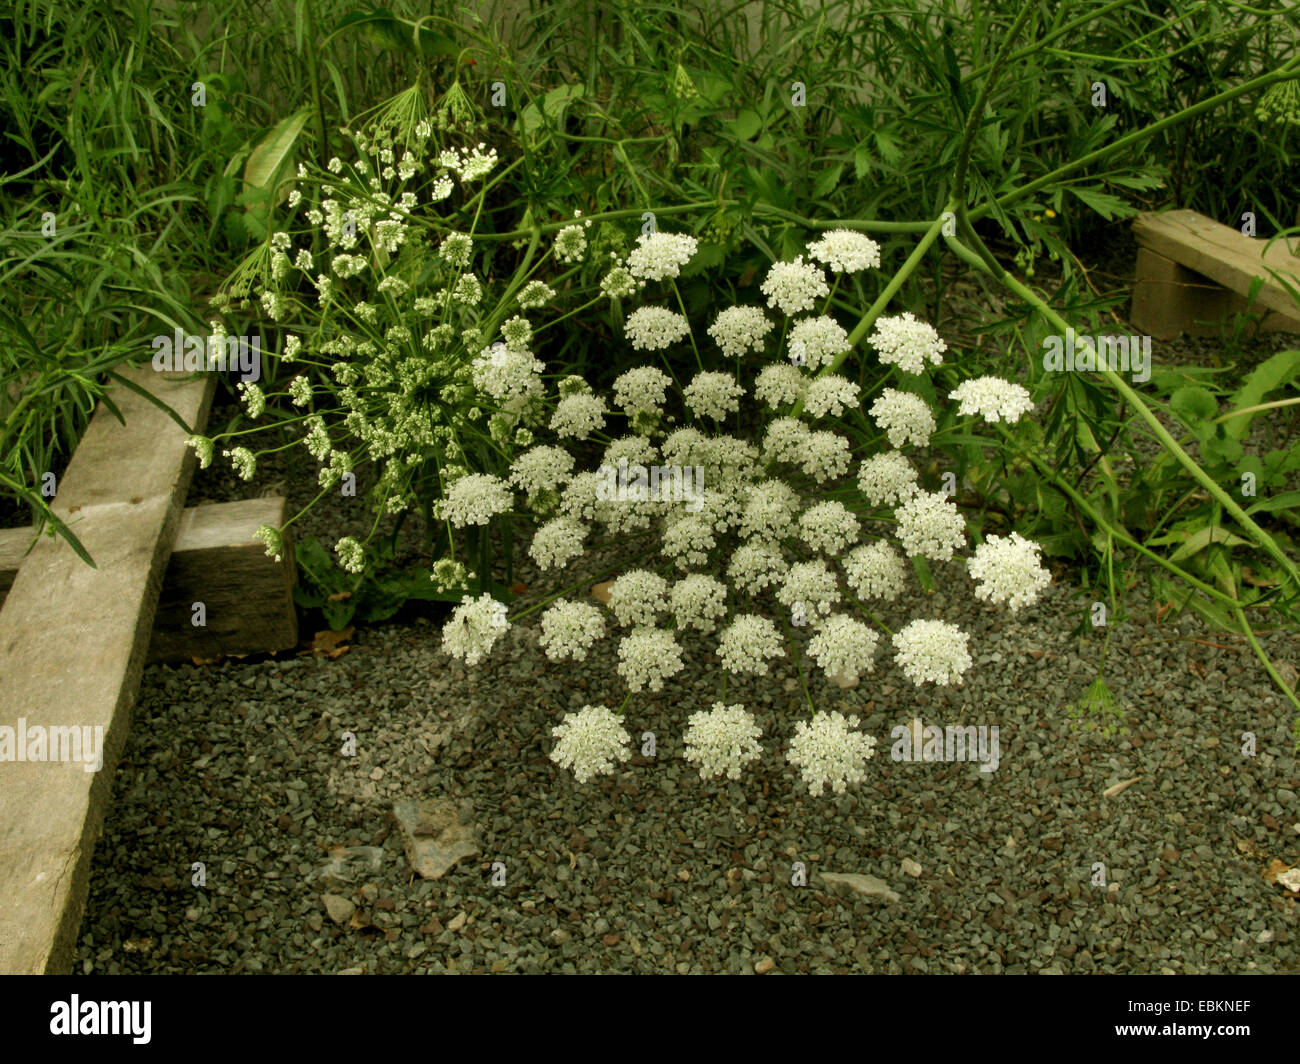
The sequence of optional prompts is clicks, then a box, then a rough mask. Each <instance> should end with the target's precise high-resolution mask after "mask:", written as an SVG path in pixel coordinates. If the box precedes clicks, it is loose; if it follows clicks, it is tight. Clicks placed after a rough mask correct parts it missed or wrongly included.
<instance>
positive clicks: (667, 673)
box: [618, 628, 686, 691]
mask: <svg viewBox="0 0 1300 1064" xmlns="http://www.w3.org/2000/svg"><path fill="white" fill-rule="evenodd" d="M685 667H686V665H685V663H684V662H683V661H682V648H681V647H680V646H678V644H677V639H676V638H675V637H674V635H673V633H672V632H669V631H666V630H665V629H662V628H634V629H633V630H632V633H631V634H630V635H626V636H624V637H623V639H622V640H621V641H620V642H619V644H618V674H619V675H620V676H621V677H623V681H624V683H626V684H627V686H628V688H629V689H630V690H632V691H640V690H641V689H642V688H645V687H647V686H648V687H649V688H650V690H651V691H662V690H663V689H664V681H665V680H668V679H671V678H672V677H674V676H676V675H677V674H678V673H679V672H681V671H682V669H684V668H685Z"/></svg>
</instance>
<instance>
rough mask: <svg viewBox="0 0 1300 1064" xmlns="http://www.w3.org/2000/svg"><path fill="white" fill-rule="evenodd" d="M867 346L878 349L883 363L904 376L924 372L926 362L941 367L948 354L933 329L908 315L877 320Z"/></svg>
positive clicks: (877, 351) (905, 313)
mask: <svg viewBox="0 0 1300 1064" xmlns="http://www.w3.org/2000/svg"><path fill="white" fill-rule="evenodd" d="M867 343H869V344H870V345H871V346H872V347H874V348H875V349H876V354H878V355H879V356H880V361H881V362H882V363H884V364H885V365H887V366H888V365H894V366H897V367H898V368H899V369H901V370H902V371H903V372H904V373H921V372H923V371H924V369H925V364H926V362H927V361H929V362H932V363H934V364H935V365H936V366H937V365H939V364H940V363H941V362H942V361H943V353H944V352H945V351H946V350H948V345H947V344H945V343H944V342H943V341H942V340H940V339H939V334H938V333H937V332H935V330H934V326H932V325H929V324H927V323H926V322H923V321H918V320H917V319H916V318H915V317H914V316H913V315H911V314H910V313H908V312H906V311H904V312H903V313H902V314H901V315H899V316H898V317H896V318H879V319H877V321H876V331H875V332H873V333H872V334H871V335H870V336H868V337H867Z"/></svg>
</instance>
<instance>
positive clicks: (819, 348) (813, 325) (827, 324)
mask: <svg viewBox="0 0 1300 1064" xmlns="http://www.w3.org/2000/svg"><path fill="white" fill-rule="evenodd" d="M848 349H849V334H848V333H846V332H845V331H844V328H843V326H841V325H840V323H839V322H837V321H836V320H835V319H834V318H829V317H826V316H824V315H823V316H822V317H819V318H804V319H803V320H802V321H797V322H795V324H794V328H792V329H791V330H790V355H791V358H792V360H793V361H794V362H795V363H796V364H797V365H800V366H803V367H804V368H805V369H807V370H808V371H809V372H810V373H815V372H816V371H817V370H819V369H821V368H822V366H828V365H830V364H831V363H832V362H833V361H835V359H836V357H837V356H839V355H841V354H843V353H844V352H845V351H847V350H848Z"/></svg>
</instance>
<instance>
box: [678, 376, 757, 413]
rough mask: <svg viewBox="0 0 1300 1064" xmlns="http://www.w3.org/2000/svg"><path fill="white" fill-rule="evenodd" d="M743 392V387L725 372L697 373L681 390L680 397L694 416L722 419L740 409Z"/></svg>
mask: <svg viewBox="0 0 1300 1064" xmlns="http://www.w3.org/2000/svg"><path fill="white" fill-rule="evenodd" d="M744 394H745V389H744V388H742V387H741V386H740V385H739V384H737V383H736V382H735V380H734V379H733V378H732V377H730V376H729V375H728V374H726V373H697V374H696V375H695V377H694V379H693V380H692V381H691V383H690V384H688V385H687V386H686V387H685V389H684V390H683V392H682V398H683V399H684V400H685V401H686V407H687V409H688V410H690V411H691V413H693V414H694V415H695V416H696V417H702V418H703V417H709V418H713V420H714V421H722V420H724V419H725V418H726V416H727V415H728V414H734V413H736V412H737V411H738V410H739V409H740V397H741V396H742V395H744Z"/></svg>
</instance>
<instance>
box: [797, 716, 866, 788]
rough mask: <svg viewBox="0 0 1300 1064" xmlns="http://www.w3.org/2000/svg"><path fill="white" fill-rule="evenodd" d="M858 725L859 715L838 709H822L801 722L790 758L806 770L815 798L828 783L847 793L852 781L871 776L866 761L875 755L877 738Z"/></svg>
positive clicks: (858, 781) (829, 785)
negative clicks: (867, 733)
mask: <svg viewBox="0 0 1300 1064" xmlns="http://www.w3.org/2000/svg"><path fill="white" fill-rule="evenodd" d="M857 726H858V718H857V717H847V718H846V717H845V716H844V714H843V713H838V712H832V713H818V714H817V715H816V716H815V717H813V719H812V720H811V721H806V720H802V721H800V722H799V725H798V728H797V729H796V731H795V735H794V738H793V739H791V740H790V749H789V750H788V751H787V753H786V760H787V761H789V762H790V764H792V765H794V766H795V767H796V768H798V769H800V771H801V772H802V773H803V778H804V783H806V784H807V785H808V793H809V794H811V795H812V796H813V797H814V798H816V797H817V796H818V795H820V794H821V793H822V791H823V789H825V788H826V787H830V789H831V790H833V791H834V792H835V793H836V794H843V793H844V792H845V791H846V790H848V786H849V784H850V783H861V782H862V781H863V780H864V779H866V778H867V772H866V764H867V761H868V759H870V758H871V757H874V756H875V752H876V739H875V736H872V735H863V734H862V733H861V732H857V731H854V729H855V728H856V727H857Z"/></svg>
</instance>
